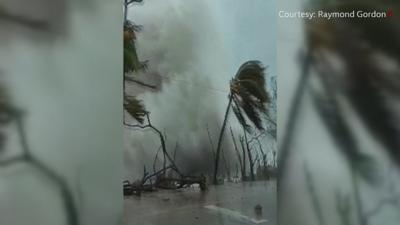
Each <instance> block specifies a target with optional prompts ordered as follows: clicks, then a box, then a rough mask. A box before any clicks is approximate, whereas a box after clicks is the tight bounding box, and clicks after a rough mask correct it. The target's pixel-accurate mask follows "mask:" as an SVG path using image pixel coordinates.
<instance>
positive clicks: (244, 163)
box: [240, 138, 246, 181]
mask: <svg viewBox="0 0 400 225" xmlns="http://www.w3.org/2000/svg"><path fill="white" fill-rule="evenodd" d="M243 142H244V140H243V138H241V139H240V146H241V147H242V155H243V171H242V181H245V180H246V147H244V143H243Z"/></svg>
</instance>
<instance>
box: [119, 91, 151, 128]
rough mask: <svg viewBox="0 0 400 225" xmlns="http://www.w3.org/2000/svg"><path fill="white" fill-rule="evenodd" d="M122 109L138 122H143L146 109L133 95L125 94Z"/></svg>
mask: <svg viewBox="0 0 400 225" xmlns="http://www.w3.org/2000/svg"><path fill="white" fill-rule="evenodd" d="M124 109H125V110H126V111H127V112H128V113H129V115H131V116H132V117H133V118H134V119H135V120H137V121H138V122H139V123H141V124H142V123H143V121H144V116H145V115H146V113H147V111H146V109H145V107H144V105H143V103H142V101H141V100H138V99H136V97H135V96H125V98H124Z"/></svg>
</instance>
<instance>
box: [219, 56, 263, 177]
mask: <svg viewBox="0 0 400 225" xmlns="http://www.w3.org/2000/svg"><path fill="white" fill-rule="evenodd" d="M265 84H266V82H265V67H264V66H263V65H262V63H261V62H260V61H257V60H250V61H247V62H245V63H244V64H242V65H241V66H240V68H239V70H238V71H237V73H236V75H235V77H233V78H232V80H231V81H230V91H229V96H228V99H229V100H228V106H227V108H226V111H225V116H224V121H223V123H222V127H221V131H220V134H219V138H218V145H217V150H216V157H215V166H214V184H217V175H218V164H219V156H220V152H221V146H222V140H223V137H224V133H225V128H226V124H227V120H228V117H229V112H230V109H231V108H232V110H233V112H234V113H235V115H236V118H237V119H238V121H239V123H240V125H241V126H242V127H243V128H244V130H245V132H248V133H250V132H251V131H252V126H250V125H249V124H248V123H247V120H250V121H251V122H252V123H253V125H254V127H255V128H256V129H257V130H263V129H264V127H263V122H262V118H263V117H262V115H263V114H265V113H266V112H267V103H268V102H270V98H269V95H268V92H267V90H266V86H265ZM250 160H251V159H250Z"/></svg>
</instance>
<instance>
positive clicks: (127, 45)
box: [124, 21, 146, 73]
mask: <svg viewBox="0 0 400 225" xmlns="http://www.w3.org/2000/svg"><path fill="white" fill-rule="evenodd" d="M140 30H141V27H140V26H138V25H135V24H134V23H132V22H131V21H126V22H125V24H124V72H125V73H128V72H134V71H139V70H143V69H146V62H141V61H140V60H139V57H138V55H137V50H136V43H135V40H136V32H138V31H140Z"/></svg>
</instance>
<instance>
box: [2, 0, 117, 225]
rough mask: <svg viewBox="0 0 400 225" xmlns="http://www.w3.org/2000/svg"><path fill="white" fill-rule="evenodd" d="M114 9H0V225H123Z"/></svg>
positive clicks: (17, 4)
mask: <svg viewBox="0 0 400 225" xmlns="http://www.w3.org/2000/svg"><path fill="white" fill-rule="evenodd" d="M121 16H122V9H121V7H120V2H118V1H94V0H81V1H78V0H69V1H68V0H33V1H24V0H1V1H0V224H15V225H23V224H31V225H36V224H37V225H43V224H54V225H56V224H68V225H83V224H100V225H101V224H104V225H110V224H121V223H122V221H121V220H122V191H121V188H120V183H121V181H122V150H123V142H122V138H123V134H122V131H123V130H122V125H121V121H122V115H123V113H122V105H123V102H122V93H121V90H122V77H121V76H120V74H121V73H122V72H123V65H122V62H123V61H122V55H121V52H122V46H123V45H122V34H121V32H120V30H121V27H122V20H121V19H120V18H121Z"/></svg>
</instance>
